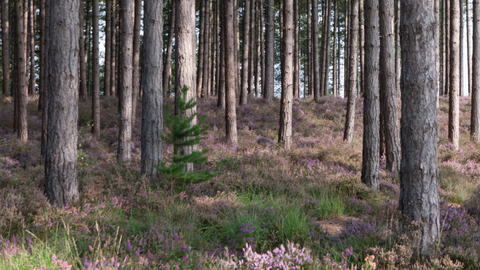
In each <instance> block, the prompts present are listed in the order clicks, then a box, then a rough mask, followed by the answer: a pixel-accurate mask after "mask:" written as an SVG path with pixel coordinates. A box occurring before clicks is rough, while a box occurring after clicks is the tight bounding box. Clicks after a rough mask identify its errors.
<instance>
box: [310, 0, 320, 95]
mask: <svg viewBox="0 0 480 270" xmlns="http://www.w3.org/2000/svg"><path fill="white" fill-rule="evenodd" d="M312 36H313V37H312V46H313V48H312V56H313V93H314V97H315V101H317V102H318V101H319V100H320V64H319V62H318V60H319V59H318V58H319V54H318V2H317V0H313V1H312Z"/></svg>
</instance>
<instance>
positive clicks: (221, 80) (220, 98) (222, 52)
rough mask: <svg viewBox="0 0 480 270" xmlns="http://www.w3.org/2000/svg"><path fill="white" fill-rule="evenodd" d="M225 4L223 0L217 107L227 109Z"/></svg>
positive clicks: (221, 4)
mask: <svg viewBox="0 0 480 270" xmlns="http://www.w3.org/2000/svg"><path fill="white" fill-rule="evenodd" d="M224 6H225V4H224V2H223V1H222V2H221V3H220V8H221V9H220V10H221V12H220V14H222V15H221V16H220V22H221V23H220V62H219V64H220V65H219V75H218V77H219V83H220V85H219V87H218V101H217V107H219V108H222V109H225V49H226V47H225V18H224V17H225V16H224V12H225V8H224Z"/></svg>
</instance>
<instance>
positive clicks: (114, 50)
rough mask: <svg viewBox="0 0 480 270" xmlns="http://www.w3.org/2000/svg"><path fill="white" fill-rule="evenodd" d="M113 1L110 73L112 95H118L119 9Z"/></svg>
mask: <svg viewBox="0 0 480 270" xmlns="http://www.w3.org/2000/svg"><path fill="white" fill-rule="evenodd" d="M110 1H112V13H111V20H112V23H111V24H112V43H111V45H112V49H111V50H112V61H111V63H112V71H111V74H110V95H111V96H116V95H117V66H118V62H117V59H118V58H117V55H118V50H117V42H118V39H117V19H116V18H117V16H116V10H117V0H110Z"/></svg>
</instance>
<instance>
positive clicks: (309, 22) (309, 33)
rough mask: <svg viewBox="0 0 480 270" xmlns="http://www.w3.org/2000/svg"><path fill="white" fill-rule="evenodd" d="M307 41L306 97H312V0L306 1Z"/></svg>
mask: <svg viewBox="0 0 480 270" xmlns="http://www.w3.org/2000/svg"><path fill="white" fill-rule="evenodd" d="M307 1H308V4H307V39H308V52H307V58H308V65H307V66H308V70H307V74H308V76H307V78H308V91H307V92H308V97H312V96H313V92H314V91H313V81H314V79H313V71H312V70H313V55H312V52H313V45H312V43H313V40H312V39H313V35H312V12H311V10H312V1H313V0H307Z"/></svg>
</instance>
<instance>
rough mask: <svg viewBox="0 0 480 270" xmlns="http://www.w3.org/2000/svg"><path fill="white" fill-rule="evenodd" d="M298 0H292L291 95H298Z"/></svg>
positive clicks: (297, 96) (295, 96)
mask: <svg viewBox="0 0 480 270" xmlns="http://www.w3.org/2000/svg"><path fill="white" fill-rule="evenodd" d="M298 13H299V12H298V0H294V1H293V23H294V25H293V31H294V32H293V35H294V45H293V46H294V48H293V66H294V69H293V97H294V98H299V97H300V37H299V33H300V30H299V19H300V17H299V16H298Z"/></svg>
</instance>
